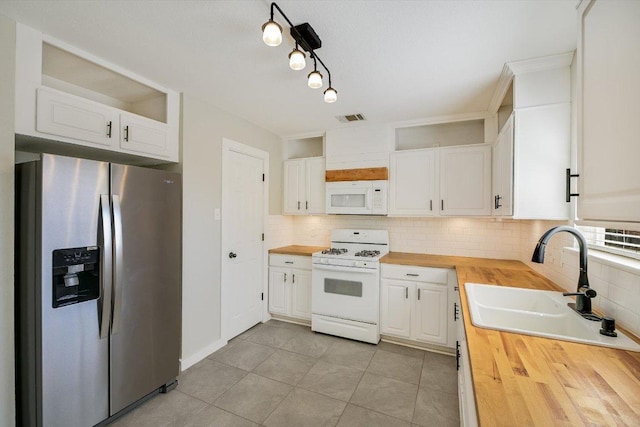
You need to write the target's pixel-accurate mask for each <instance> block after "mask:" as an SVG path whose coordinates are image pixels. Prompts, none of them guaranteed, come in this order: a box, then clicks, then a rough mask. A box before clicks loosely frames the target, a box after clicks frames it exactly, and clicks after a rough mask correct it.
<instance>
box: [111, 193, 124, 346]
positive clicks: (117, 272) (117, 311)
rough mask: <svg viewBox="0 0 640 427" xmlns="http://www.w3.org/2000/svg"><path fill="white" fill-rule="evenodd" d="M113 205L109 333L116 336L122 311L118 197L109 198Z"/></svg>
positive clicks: (120, 227) (120, 238) (120, 223)
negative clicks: (111, 308) (110, 318)
mask: <svg viewBox="0 0 640 427" xmlns="http://www.w3.org/2000/svg"><path fill="white" fill-rule="evenodd" d="M111 201H112V204H113V248H114V251H113V253H114V260H113V262H114V269H113V271H114V274H113V293H114V295H113V320H112V323H111V333H112V334H117V333H118V330H119V329H120V317H121V311H122V279H123V277H122V269H123V256H122V211H121V209H120V196H118V195H115V194H114V195H113V196H111Z"/></svg>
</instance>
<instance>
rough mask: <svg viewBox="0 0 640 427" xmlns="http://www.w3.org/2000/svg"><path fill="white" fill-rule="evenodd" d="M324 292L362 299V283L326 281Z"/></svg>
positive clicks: (326, 279)
mask: <svg viewBox="0 0 640 427" xmlns="http://www.w3.org/2000/svg"><path fill="white" fill-rule="evenodd" d="M324 292H325V293H327V294H336V295H347V296H350V297H357V298H362V282H354V281H352V280H341V279H329V278H325V279H324Z"/></svg>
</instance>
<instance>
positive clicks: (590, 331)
mask: <svg viewBox="0 0 640 427" xmlns="http://www.w3.org/2000/svg"><path fill="white" fill-rule="evenodd" d="M465 290H466V294H467V301H468V302H469V310H470V311H471V323H473V324H474V325H475V326H478V327H480V328H487V329H495V330H499V331H505V332H516V333H519V334H525V335H534V336H540V337H545V338H555V339H559V340H564V341H574V342H580V343H585V344H593V345H599V346H603V347H612V348H620V349H623V350H630V351H640V345H639V344H638V343H636V342H635V341H633V340H632V339H630V338H629V337H627V336H626V335H625V334H623V333H622V332H620V331H617V332H618V336H617V337H608V336H605V335H602V334H600V332H599V331H600V322H597V321H591V320H587V319H584V318H583V317H581V316H580V315H579V314H577V313H576V312H575V311H573V310H572V309H571V308H569V307H568V306H567V303H570V302H573V300H572V299H571V298H569V297H565V296H563V295H562V293H561V292H555V291H542V290H533V289H521V288H512V287H507V286H495V285H485V284H479V283H465Z"/></svg>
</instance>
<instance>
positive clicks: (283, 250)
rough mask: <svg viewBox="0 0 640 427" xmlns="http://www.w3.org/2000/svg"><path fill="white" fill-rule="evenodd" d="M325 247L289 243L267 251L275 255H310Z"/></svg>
mask: <svg viewBox="0 0 640 427" xmlns="http://www.w3.org/2000/svg"><path fill="white" fill-rule="evenodd" d="M326 248H327V247H326V246H302V245H289V246H282V247H280V248H273V249H269V253H270V254H277V255H299V256H311V255H312V254H313V253H314V252H320V251H321V250H323V249H326Z"/></svg>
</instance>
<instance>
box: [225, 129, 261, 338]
mask: <svg viewBox="0 0 640 427" xmlns="http://www.w3.org/2000/svg"><path fill="white" fill-rule="evenodd" d="M232 152H234V153H239V154H243V155H246V156H251V157H255V158H257V159H261V160H262V170H263V171H264V175H265V179H264V185H263V187H262V207H263V208H262V209H263V212H262V231H263V232H264V230H265V229H266V225H267V215H268V213H269V153H268V152H267V151H264V150H260V149H259V148H255V147H251V146H249V145H245V144H242V143H240V142H236V141H233V140H231V139H228V138H222V200H221V211H222V220H221V222H220V227H221V233H220V235H221V239H220V337H221V338H222V339H224V340H228V339H229V338H230V337H229V336H228V330H229V328H228V322H229V313H227V310H226V307H228V306H227V305H226V304H224V301H225V300H226V299H227V298H228V295H229V286H230V284H229V281H228V280H225V278H226V276H227V275H228V274H229V272H228V270H227V269H226V267H225V263H224V259H223V256H224V253H225V252H224V248H225V247H226V245H227V242H228V240H229V232H228V227H225V225H227V224H228V223H227V222H226V220H225V214H224V213H225V210H226V208H227V207H228V205H229V201H228V197H229V192H228V191H226V190H225V189H226V188H229V185H228V182H227V179H228V178H227V177H226V174H225V165H227V164H229V162H228V160H229V158H228V156H229V153H232ZM267 261H268V253H267V251H266V250H265V245H264V241H263V242H262V292H263V294H264V298H263V301H262V321H263V322H264V321H266V320H268V319H269V312H268V304H267V303H268V275H269V271H268V269H267V268H266V266H267V265H268V264H267Z"/></svg>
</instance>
